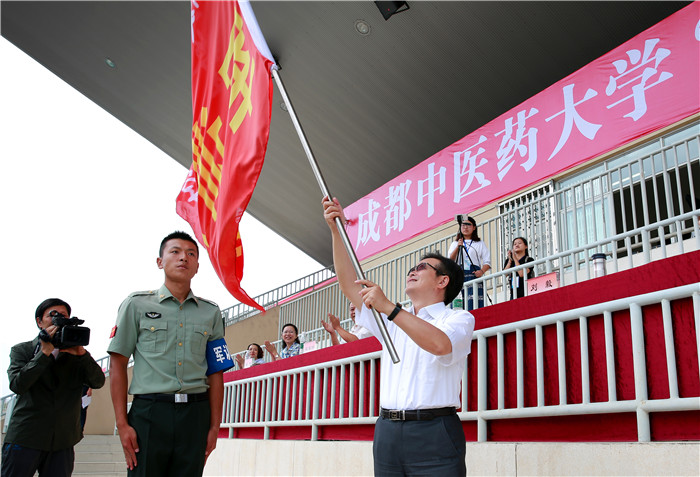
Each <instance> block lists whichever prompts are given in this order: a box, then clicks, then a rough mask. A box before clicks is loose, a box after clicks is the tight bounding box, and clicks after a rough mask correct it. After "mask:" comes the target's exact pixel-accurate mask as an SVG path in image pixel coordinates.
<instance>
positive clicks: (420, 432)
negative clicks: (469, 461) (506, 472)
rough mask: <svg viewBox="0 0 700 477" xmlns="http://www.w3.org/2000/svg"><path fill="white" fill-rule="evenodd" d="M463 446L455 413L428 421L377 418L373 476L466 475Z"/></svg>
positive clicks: (463, 442) (460, 426)
mask: <svg viewBox="0 0 700 477" xmlns="http://www.w3.org/2000/svg"><path fill="white" fill-rule="evenodd" d="M466 447H467V446H466V443H465V438H464V430H463V428H462V423H461V421H460V420H459V417H458V416H457V415H452V416H442V417H436V418H435V419H432V420H430V421H390V420H388V419H384V418H381V417H380V418H379V419H377V424H376V425H375V428H374V446H373V452H374V475H376V476H399V475H401V476H403V475H417V476H418V475H423V476H430V477H434V476H436V475H439V476H440V477H451V476H455V477H456V476H465V475H466V474H467V468H466V464H465V460H464V458H465V453H466Z"/></svg>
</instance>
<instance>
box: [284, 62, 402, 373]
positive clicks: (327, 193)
mask: <svg viewBox="0 0 700 477" xmlns="http://www.w3.org/2000/svg"><path fill="white" fill-rule="evenodd" d="M272 76H273V77H274V78H275V82H277V88H278V89H279V90H280V93H282V99H283V100H284V104H285V105H286V106H287V112H288V113H289V116H290V117H291V118H292V123H294V127H295V128H296V130H297V134H298V135H299V140H300V141H301V145H302V146H303V147H304V152H306V157H307V158H308V159H309V164H311V169H312V170H313V172H314V175H315V176H316V181H317V182H318V185H319V187H320V188H321V192H323V194H324V195H325V196H326V197H328V198H329V199H331V200H332V199H333V196H332V195H331V193H330V191H329V190H328V186H327V185H326V181H325V180H324V179H323V175H321V170H320V169H319V168H318V164H317V163H316V158H314V153H313V152H311V147H310V146H309V142H308V141H307V140H306V134H304V129H303V128H302V127H301V124H300V123H299V119H298V118H297V115H296V113H295V112H294V107H293V106H292V102H291V100H290V99H289V96H287V90H286V89H285V88H284V84H283V83H282V78H280V75H279V73H278V72H277V69H276V68H273V69H272ZM335 226H336V227H337V228H338V232H340V237H341V239H342V240H343V245H345V250H347V252H348V255H349V256H350V261H351V262H352V266H353V268H354V269H355V274H356V275H357V278H358V279H360V280H365V273H364V272H363V271H362V267H361V266H360V262H359V261H358V260H357V255H355V250H354V249H353V248H352V244H351V243H350V239H349V238H348V233H347V231H346V230H345V227H343V222H342V221H341V220H340V217H336V218H335ZM372 314H373V315H374V319H375V320H376V321H377V326H379V331H380V333H381V334H382V339H383V340H384V344H385V345H386V349H387V351H388V352H389V356H391V360H392V361H393V362H394V364H396V363H398V362H399V361H400V359H399V355H398V354H396V348H394V343H393V341H391V338H390V337H389V333H388V332H387V330H386V325H385V324H384V321H383V320H382V318H381V317H380V316H379V312H377V310H375V309H374V308H372Z"/></svg>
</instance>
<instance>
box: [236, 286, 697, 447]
mask: <svg viewBox="0 0 700 477" xmlns="http://www.w3.org/2000/svg"><path fill="white" fill-rule="evenodd" d="M689 297H690V298H692V304H688V305H686V306H688V307H689V309H690V310H691V313H693V314H694V316H695V323H696V325H697V324H698V323H699V321H700V283H692V284H689V285H683V286H679V287H676V288H672V289H667V290H660V291H655V292H651V293H646V294H642V295H637V296H633V297H626V298H622V299H617V300H611V301H609V302H605V303H597V304H593V305H588V306H584V307H580V308H576V309H571V310H566V311H561V312H556V313H551V314H548V315H543V316H539V317H535V318H530V319H526V320H522V321H518V322H513V323H507V324H503V325H498V326H494V327H490V328H483V329H480V330H476V331H475V332H474V336H473V340H474V341H476V343H477V350H476V353H475V354H476V359H475V360H474V359H473V358H469V359H468V360H467V364H466V366H465V371H464V375H463V379H462V385H461V386H462V387H461V396H462V403H461V404H462V406H461V408H462V410H461V412H459V416H460V419H461V420H462V421H472V422H476V423H477V438H478V441H480V442H484V441H486V440H488V435H487V422H488V421H492V420H499V419H513V418H523V417H540V418H545V417H552V416H571V415H589V414H606V413H623V412H624V413H636V416H637V440H638V441H639V442H647V441H649V440H650V439H651V435H650V421H649V413H650V412H664V411H687V410H700V398H698V397H696V396H690V397H679V393H678V385H679V384H678V379H677V377H676V376H675V374H672V373H669V376H668V381H667V383H668V386H669V390H670V393H669V397H668V398H656V399H652V398H650V397H649V395H648V389H647V387H648V385H647V382H646V378H645V376H646V362H645V361H644V355H645V350H644V348H645V347H646V344H645V339H646V338H645V332H647V331H646V330H645V329H644V324H643V319H642V308H643V307H647V306H649V305H655V304H657V303H660V304H661V306H662V309H663V317H662V319H663V322H664V330H665V331H664V334H665V335H666V334H668V336H664V337H663V338H662V339H664V340H665V343H666V346H667V350H666V359H667V361H668V363H667V365H668V366H669V368H672V367H673V364H675V361H673V360H674V359H675V354H676V352H677V351H676V347H675V346H676V345H675V344H674V341H673V331H672V321H671V320H672V319H673V314H672V313H671V309H672V307H671V302H675V301H677V300H683V299H685V298H689ZM624 310H629V314H627V313H622V314H618V312H621V311H624ZM614 314H615V315H614ZM596 316H602V317H603V319H604V323H605V331H604V337H603V338H602V339H604V341H605V342H604V346H605V348H606V349H607V350H610V349H612V348H613V347H614V346H616V345H615V343H616V341H615V339H616V338H615V336H616V335H617V333H613V331H612V330H613V322H614V321H615V320H617V319H621V320H623V321H624V322H626V321H627V320H629V319H631V322H630V324H631V330H630V332H631V345H632V347H633V350H634V352H633V355H634V370H633V373H632V374H629V372H627V374H626V376H628V379H633V381H634V389H635V391H634V396H635V397H634V398H633V399H618V397H617V394H616V388H615V387H616V379H617V378H619V376H618V371H617V370H616V367H615V354H614V353H609V352H608V353H606V354H605V356H604V357H602V358H600V357H599V358H598V359H603V360H605V361H606V369H607V370H608V373H607V379H608V381H607V386H608V400H607V401H603V402H600V401H595V402H594V401H592V399H591V391H590V389H591V383H590V382H589V380H590V376H589V372H588V366H589V363H588V360H589V357H588V352H587V351H586V352H585V353H584V352H583V351H582V352H581V355H580V357H579V359H580V370H579V372H578V374H575V375H571V378H570V379H575V380H576V381H577V382H578V384H579V385H580V388H581V389H582V396H581V398H580V399H581V402H574V403H568V402H567V401H566V386H567V379H565V378H564V379H562V376H567V375H568V374H569V373H571V370H570V369H569V366H570V364H568V361H567V359H565V356H564V355H563V354H562V352H563V351H562V350H563V346H564V323H565V322H578V323H579V326H578V327H577V328H572V330H571V332H576V333H578V334H579V337H578V340H579V342H580V343H582V344H581V347H582V349H587V348H586V346H585V343H587V340H588V334H589V332H590V331H589V327H588V324H587V322H588V319H589V318H590V317H596ZM627 316H629V318H627ZM545 326H550V327H551V326H555V327H556V332H557V333H556V342H557V347H558V349H559V356H558V357H556V356H555V357H554V360H555V364H554V366H555V367H556V368H557V371H556V372H558V373H559V380H558V384H557V386H558V392H559V400H558V403H554V404H551V403H546V402H545V398H544V386H545V380H544V371H543V368H542V366H541V363H542V362H543V361H544V360H545V356H546V355H545V351H544V346H543V345H542V334H543V333H542V329H543V327H545ZM595 329H597V330H600V328H599V327H598V326H596V327H595ZM591 330H592V328H591ZM667 330H671V331H670V332H669V331H667ZM528 331H529V332H532V331H534V336H535V338H536V339H535V341H536V345H537V346H536V348H537V350H536V362H537V366H536V367H537V375H536V376H531V377H530V380H529V381H527V382H525V380H524V378H523V373H522V371H521V369H522V367H523V363H524V360H526V359H531V356H530V355H527V356H526V355H525V353H524V352H523V345H522V340H523V334H524V333H525V332H528ZM507 334H511V335H513V334H514V335H515V338H516V339H515V344H511V346H512V347H513V348H510V350H509V351H508V353H511V356H513V353H514V356H515V358H511V359H515V360H516V365H515V368H516V369H517V370H518V372H517V376H518V377H517V380H516V383H515V385H514V386H515V388H516V389H515V390H514V389H513V388H508V387H507V386H509V385H508V384H506V381H505V380H504V378H503V373H504V368H505V358H504V351H503V350H504V346H505V344H504V343H505V342H506V341H505V338H504V336H505V335H507ZM530 336H532V335H530ZM488 338H496V341H495V342H492V344H487V339H488ZM599 339H600V338H599ZM617 339H622V338H620V337H619V336H618V338H617ZM490 346H496V356H497V358H496V360H497V363H496V365H495V366H493V365H492V366H490V367H487V363H488V359H490V358H487V347H490ZM530 346H532V345H530ZM516 347H517V350H516V349H514V348H516ZM640 357H641V358H640ZM550 359H551V358H550ZM379 361H380V352H378V351H377V352H372V353H366V354H363V355H357V356H352V357H347V358H342V359H338V360H334V361H329V362H324V363H318V364H314V365H308V366H304V367H300V368H297V369H291V370H286V371H280V372H275V373H271V374H268V375H262V376H255V377H249V378H244V379H241V380H238V381H232V382H229V383H226V384H225V388H224V395H225V400H224V403H225V404H224V413H223V416H222V417H223V418H222V427H223V428H229V429H230V432H229V437H233V430H234V429H236V428H250V427H256V428H263V429H264V439H268V438H269V437H270V431H271V429H274V428H276V427H282V426H309V427H311V429H312V430H311V435H312V437H311V439H312V440H316V439H318V435H319V432H318V428H319V427H322V426H336V425H353V424H372V423H373V422H374V420H375V419H376V417H377V416H378V409H377V408H376V406H374V399H375V397H376V394H377V392H378V389H376V388H377V387H378V385H379V381H378V376H377V374H375V372H376V370H377V369H378V366H379ZM576 369H578V368H576ZM366 373H369V375H367V374H366ZM491 373H495V374H496V376H492V377H489V375H490V374H491ZM468 376H471V377H472V379H471V380H470V379H468ZM475 376H477V378H475ZM474 382H476V383H477V384H476V401H477V402H476V403H470V402H469V399H470V397H472V396H474V393H469V392H468V391H469V390H468V386H469V383H474ZM312 383H313V389H312V388H311V384H312ZM494 383H495V384H494ZM363 386H364V387H363ZM531 386H534V387H535V388H536V394H537V403H536V404H527V405H526V404H525V403H524V399H523V394H524V389H525V388H526V387H531ZM360 388H362V389H360ZM368 388H372V391H371V392H369V393H368V392H367V389H368ZM508 389H509V390H510V392H511V393H514V394H516V395H517V404H515V403H513V404H511V405H508V406H506V405H505V404H504V395H505V394H506V392H507V390H508ZM491 393H495V394H491ZM488 396H492V397H491V399H494V398H493V396H497V401H498V406H497V407H494V408H489V406H488V403H487V398H488ZM555 400H556V399H555Z"/></svg>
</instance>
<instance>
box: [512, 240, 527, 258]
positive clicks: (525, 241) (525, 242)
mask: <svg viewBox="0 0 700 477" xmlns="http://www.w3.org/2000/svg"><path fill="white" fill-rule="evenodd" d="M518 239H520V240H522V241H523V243H524V244H525V256H526V257H529V256H530V246H529V245H528V244H527V239H526V238H525V237H515V238H514V239H513V241H512V242H511V243H510V244H511V246H512V245H513V244H514V243H515V241H516V240H518Z"/></svg>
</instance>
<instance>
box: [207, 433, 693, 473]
mask: <svg viewBox="0 0 700 477" xmlns="http://www.w3.org/2000/svg"><path fill="white" fill-rule="evenodd" d="M466 460H467V475H469V476H475V475H494V476H526V475H528V476H530V475H546V476H550V475H557V476H567V475H571V476H580V475H591V476H623V475H625V476H627V475H634V476H646V475H648V476H663V475H673V476H680V475H683V476H686V475H688V476H690V475H693V476H697V475H700V443H699V442H669V443H659V442H651V443H500V442H499V443H496V442H487V443H467V459H466ZM372 474H373V472H372V443H371V442H357V441H352V442H338V441H334V442H324V441H316V442H312V441H263V440H246V439H230V440H228V439H219V441H218V444H217V448H216V450H215V451H214V453H213V454H212V456H211V457H210V458H209V461H208V462H207V466H206V468H205V469H204V475H207V476H229V475H230V476H233V475H236V476H248V475H251V476H252V475H265V476H273V475H279V476H314V475H318V476H369V475H372Z"/></svg>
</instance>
